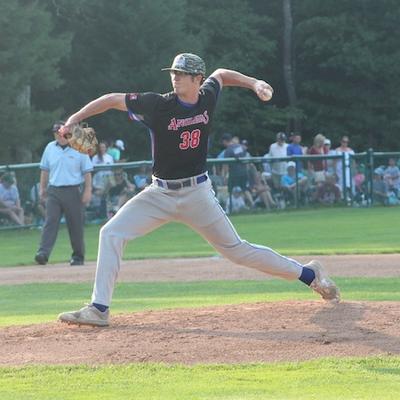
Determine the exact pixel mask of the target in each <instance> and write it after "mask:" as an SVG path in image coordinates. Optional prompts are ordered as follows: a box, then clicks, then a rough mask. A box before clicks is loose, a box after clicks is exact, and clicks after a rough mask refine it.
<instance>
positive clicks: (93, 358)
mask: <svg viewBox="0 0 400 400" xmlns="http://www.w3.org/2000/svg"><path fill="white" fill-rule="evenodd" d="M399 328H400V309H399V304H398V303H397V302H343V303H341V304H338V305H330V304H326V303H323V302H322V301H312V302H310V301H307V302H306V301H301V302H300V301H296V302H293V301H291V302H289V301H285V302H277V303H256V304H241V305H230V306H219V307H207V308H201V309H177V310H166V311H149V312H140V313H134V314H129V315H115V316H113V317H112V324H111V326H110V327H108V328H92V327H83V326H82V327H79V326H73V325H65V324H61V323H50V324H40V325H29V326H13V327H8V328H3V329H0V365H3V366H4V365H24V364H81V363H84V364H92V365H94V364H96V365H97V364H100V363H113V364H115V363H130V362H142V361H149V362H165V363H184V364H194V363H246V362H261V361H265V362H270V361H293V360H296V361H297V360H308V359H315V358H320V357H328V356H334V357H346V356H367V355H378V354H385V355H388V354H395V355H400V346H399V343H400V329H399Z"/></svg>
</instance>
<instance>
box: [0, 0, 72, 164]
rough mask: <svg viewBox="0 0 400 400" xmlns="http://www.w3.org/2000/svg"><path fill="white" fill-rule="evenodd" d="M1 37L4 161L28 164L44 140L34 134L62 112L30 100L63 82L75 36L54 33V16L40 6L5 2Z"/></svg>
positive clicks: (0, 104) (0, 15)
mask: <svg viewBox="0 0 400 400" xmlns="http://www.w3.org/2000/svg"><path fill="white" fill-rule="evenodd" d="M0 37H1V42H0V71H1V73H0V86H1V90H2V95H1V97H0V135H1V137H2V146H1V147H0V159H1V160H2V163H6V162H16V161H25V162H29V161H31V155H32V154H31V152H32V150H33V149H34V148H35V146H36V145H37V144H39V143H40V141H41V140H40V137H39V136H38V135H37V134H36V135H35V134H34V132H36V133H37V132H40V131H43V130H44V129H45V127H46V126H49V125H50V124H51V122H50V121H51V120H52V119H53V118H55V116H56V113H57V111H56V113H55V112H54V107H52V108H49V109H48V110H46V111H44V110H39V109H36V107H35V104H34V102H33V103H32V102H31V96H32V97H34V95H35V92H36V91H37V90H38V89H39V88H40V90H43V89H52V88H56V87H57V86H59V85H60V84H61V82H62V80H61V77H60V74H59V69H58V64H59V62H60V59H61V58H62V57H63V56H64V55H65V54H66V53H67V52H68V51H69V40H70V39H69V37H70V35H67V34H64V35H60V34H57V33H55V32H54V23H53V21H52V19H51V15H50V14H49V13H48V12H47V11H46V10H45V8H44V6H42V5H41V4H40V3H39V2H37V1H29V2H27V1H12V2H7V1H2V2H0ZM58 112H59V111H58ZM21 143H24V145H23V146H22V145H21Z"/></svg>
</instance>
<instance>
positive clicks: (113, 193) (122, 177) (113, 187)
mask: <svg viewBox="0 0 400 400" xmlns="http://www.w3.org/2000/svg"><path fill="white" fill-rule="evenodd" d="M135 189H136V187H135V185H134V184H133V183H131V182H129V179H128V176H127V174H126V172H124V170H123V169H117V170H114V174H113V176H112V178H111V179H110V180H109V181H108V184H107V187H106V189H105V192H106V194H107V213H108V216H109V217H111V216H112V215H114V214H115V213H116V212H117V211H118V210H119V209H120V208H121V207H122V206H123V205H124V204H125V203H126V202H127V201H128V200H129V199H130V198H131V197H133V196H134V195H135Z"/></svg>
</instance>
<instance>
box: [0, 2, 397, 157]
mask: <svg viewBox="0 0 400 400" xmlns="http://www.w3.org/2000/svg"><path fill="white" fill-rule="evenodd" d="M292 10H293V22H294V32H293V43H294V47H293V49H292V50H293V69H294V72H295V73H294V78H295V86H296V91H297V97H298V104H297V107H296V108H294V109H293V108H290V107H288V100H287V95H286V91H285V85H284V79H283V67H282V34H283V31H282V26H283V12H282V1H281V0H271V1H268V2H267V1H261V0H221V1H218V2H215V1H211V0H169V1H167V2H165V1H162V0H152V1H147V0H135V1H130V0H115V1H108V0H74V1H70V0H54V1H48V0H16V1H12V2H6V1H3V2H1V4H0V38H1V41H0V71H1V73H0V84H1V87H2V94H3V95H2V96H1V99H0V126H1V128H0V134H1V135H2V138H3V144H4V145H3V146H2V148H1V149H0V158H1V159H2V160H3V161H2V163H6V162H11V161H12V162H18V161H29V154H30V153H31V152H32V151H35V150H37V151H38V153H37V154H36V155H34V157H33V159H34V161H37V160H38V158H39V155H40V151H41V150H42V148H43V145H44V144H45V143H46V141H48V138H49V137H48V127H49V126H51V124H52V122H53V120H54V119H56V118H57V119H58V118H61V117H66V116H67V115H69V114H70V113H71V112H73V111H76V110H77V109H78V108H80V107H81V106H82V105H84V104H86V103H87V102H88V101H90V100H91V99H93V98H96V97H98V96H100V95H101V94H103V93H106V92H130V91H156V92H165V91H169V90H170V83H169V77H168V74H166V73H161V72H160V69H161V68H162V67H164V66H167V65H169V64H170V62H171V60H172V58H173V57H174V55H175V54H176V53H178V52H182V51H192V52H197V53H199V54H200V55H201V56H202V57H203V58H204V59H205V61H206V63H207V67H208V71H209V72H212V71H213V70H214V69H215V68H218V67H225V68H231V69H238V70H239V71H241V72H243V73H245V74H249V75H252V76H255V77H258V78H263V79H266V80H267V81H269V82H270V83H271V84H272V86H273V87H274V89H275V93H274V98H273V100H272V101H271V102H270V103H268V104H265V103H263V102H261V101H259V100H258V99H257V98H256V97H255V96H254V94H253V93H251V92H250V91H245V90H239V89H230V88H227V89H225V90H224V91H223V94H222V95H221V99H220V104H219V108H218V110H217V115H216V119H215V124H214V132H213V133H214V139H213V142H212V143H211V150H210V154H212V155H214V154H217V153H218V151H219V150H220V143H219V138H220V136H221V135H222V134H223V133H224V132H227V131H229V132H232V133H233V134H237V135H239V136H240V137H242V138H247V139H248V140H249V141H250V144H251V152H252V153H253V154H254V155H262V154H264V153H265V152H266V151H267V148H268V146H269V145H270V144H271V142H272V141H273V140H274V135H275V133H276V132H277V131H278V130H288V129H289V127H290V121H291V120H293V119H301V120H302V124H303V136H304V142H305V143H306V144H308V145H310V143H311V139H312V137H313V136H314V135H315V134H316V133H318V132H322V133H325V134H327V135H328V136H329V137H330V138H331V139H332V140H333V141H334V144H335V142H336V141H337V140H338V138H339V137H340V136H341V135H343V134H348V135H350V136H351V139H352V145H353V147H355V148H356V149H357V150H360V151H362V150H365V149H366V148H367V147H370V146H373V147H375V148H377V149H379V150H395V149H396V146H397V141H396V133H397V131H398V129H399V128H400V118H399V116H398V109H399V106H400V99H399V96H398V92H399V89H400V78H399V77H400V51H399V50H398V43H399V40H400V37H399V35H400V33H399V29H398V21H399V18H400V9H399V7H398V1H397V0H382V1H379V2H378V1H376V0H354V1H346V0H325V1H317V0H302V1H294V0H293V1H292ZM29 90H30V91H31V95H29ZM22 94H25V100H27V101H29V98H30V102H31V108H30V110H29V109H27V108H23V107H22V108H21V107H20V106H18V104H17V98H19V99H21V95H22ZM90 122H91V124H92V125H94V127H95V128H96V130H97V131H98V134H99V137H100V139H106V138H113V139H115V138H122V139H124V140H125V141H126V143H127V148H128V150H127V152H126V154H127V156H128V158H129V159H131V160H132V159H134V160H139V159H150V157H151V153H150V140H149V137H148V136H147V134H146V132H145V130H144V129H143V128H142V127H141V126H139V125H138V124H132V123H129V121H128V119H127V118H126V116H124V115H123V114H122V113H119V112H109V113H106V114H104V115H101V116H98V117H96V118H93V120H92V121H90ZM10 129H12V132H13V134H12V135H10ZM44 134H46V135H47V139H45V138H44ZM21 142H22V143H26V145H27V146H25V147H24V149H22V150H20V151H18V152H17V151H16V149H21V146H20V143H21Z"/></svg>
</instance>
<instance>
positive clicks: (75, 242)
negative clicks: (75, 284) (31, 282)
mask: <svg viewBox="0 0 400 400" xmlns="http://www.w3.org/2000/svg"><path fill="white" fill-rule="evenodd" d="M61 126H62V124H61V123H56V124H54V126H53V133H54V138H55V140H54V141H52V142H50V143H49V144H48V145H47V146H46V148H45V150H44V153H43V156H42V159H41V161H40V169H41V172H40V190H39V196H40V200H41V201H42V202H44V201H46V219H45V223H44V226H43V230H42V237H41V240H40V245H39V249H38V251H37V253H36V256H35V260H36V262H37V263H38V264H42V265H44V264H46V263H47V261H48V259H49V256H50V253H51V251H52V250H53V247H54V244H55V242H56V238H57V233H58V228H59V225H60V220H61V217H62V214H64V216H65V220H66V223H67V227H68V233H69V238H70V241H71V246H72V256H71V260H70V265H83V264H84V258H85V246H84V238H83V223H84V210H85V206H86V205H87V204H88V203H89V202H90V199H91V196H92V174H91V172H92V170H93V164H92V162H91V160H90V158H89V156H88V155H86V154H81V153H79V152H78V151H76V150H74V149H72V148H71V147H69V145H68V140H67V139H65V138H64V136H62V135H60V134H59V132H58V130H59V129H60V128H61ZM82 184H83V186H84V188H83V191H82V193H81V185H82Z"/></svg>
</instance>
